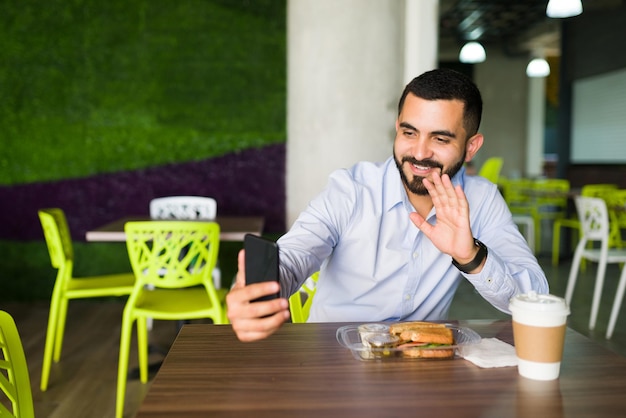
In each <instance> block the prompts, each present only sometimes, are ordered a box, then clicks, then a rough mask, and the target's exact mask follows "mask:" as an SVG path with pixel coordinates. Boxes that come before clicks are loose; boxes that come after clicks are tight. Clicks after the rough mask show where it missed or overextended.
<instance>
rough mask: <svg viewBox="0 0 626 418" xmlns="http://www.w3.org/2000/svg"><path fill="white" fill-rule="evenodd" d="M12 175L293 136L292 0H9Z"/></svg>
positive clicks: (165, 159)
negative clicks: (289, 109)
mask: <svg viewBox="0 0 626 418" xmlns="http://www.w3.org/2000/svg"><path fill="white" fill-rule="evenodd" d="M0 9H1V10H2V13H0V91H2V100H1V101H0V126H2V129H1V130H0V185H13V184H22V183H30V182H40V181H55V180H59V179H67V178H78V177H89V176H92V175H95V174H100V173H108V172H117V171H123V170H137V169H142V168H145V167H151V166H159V165H165V164H170V163H180V162H186V161H197V160H205V159H207V158H211V157H215V156H220V155H224V154H226V153H229V152H233V151H235V152H236V151H239V150H243V149H247V148H252V147H261V146H265V145H268V144H272V143H281V142H283V143H284V142H285V140H286V126H285V125H286V122H285V119H286V33H285V32H286V16H285V15H286V0H248V1H245V0H224V1H210V0H178V1H171V0H107V1H101V0H73V1H70V0H47V1H41V0H39V1H37V0H3V2H2V6H0Z"/></svg>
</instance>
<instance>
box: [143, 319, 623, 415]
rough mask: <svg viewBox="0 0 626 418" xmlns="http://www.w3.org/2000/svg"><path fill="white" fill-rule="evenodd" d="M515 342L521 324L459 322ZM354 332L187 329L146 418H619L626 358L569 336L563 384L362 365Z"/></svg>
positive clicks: (472, 371)
mask: <svg viewBox="0 0 626 418" xmlns="http://www.w3.org/2000/svg"><path fill="white" fill-rule="evenodd" d="M458 324H459V325H461V326H465V327H469V328H471V329H473V330H474V331H476V332H478V333H479V334H480V335H481V336H482V337H483V338H488V337H496V338H499V339H501V340H503V341H506V342H509V343H513V337H512V328H511V322H510V321H506V320H494V321H486V320H475V321H459V322H458ZM341 325H345V324H340V323H319V324H285V325H284V326H283V327H282V328H281V329H280V330H279V331H278V332H277V333H275V334H274V335H272V336H271V337H270V338H268V339H266V340H263V341H259V342H253V343H242V342H240V341H238V340H237V339H236V337H235V335H234V333H233V331H232V328H231V327H230V326H229V325H210V324H195V325H185V326H184V327H183V328H182V330H181V332H180V333H179V335H178V337H177V338H176V340H175V342H174V344H173V345H172V347H171V349H170V352H169V353H168V355H167V357H166V359H165V361H164V363H163V365H162V367H161V369H160V370H159V372H158V373H157V375H156V377H155V379H154V381H153V382H152V384H151V387H150V389H149V391H148V394H147V395H146V398H145V399H144V402H143V404H142V406H141V408H140V410H139V412H138V414H137V415H136V417H138V418H147V417H209V416H210V417H321V418H330V417H403V418H404V417H409V416H419V417H437V418H447V417H450V418H459V417H494V418H495V417H498V418H506V417H529V418H551V417H594V418H596V417H616V416H623V415H624V414H625V413H626V358H624V357H621V356H619V355H618V354H615V353H613V352H611V351H609V350H607V349H605V348H603V347H602V346H600V345H598V344H597V343H595V342H593V341H591V340H590V339H588V338H587V337H585V336H583V335H581V334H579V333H577V332H575V331H573V330H571V329H569V328H568V330H567V334H566V344H565V349H564V358H563V362H562V366H561V376H560V378H559V379H557V380H554V381H549V382H540V381H533V380H528V379H526V378H523V377H521V376H519V374H518V372H517V368H516V367H503V368H491V369H481V368H479V367H477V366H475V365H474V364H472V363H470V362H468V361H466V360H463V359H461V358H455V359H453V360H409V359H401V360H392V361H359V360H357V359H356V358H355V357H354V356H353V355H352V353H351V352H350V350H348V349H346V348H344V347H343V346H341V345H340V344H339V343H338V342H337V340H336V330H337V328H338V327H340V326H341Z"/></svg>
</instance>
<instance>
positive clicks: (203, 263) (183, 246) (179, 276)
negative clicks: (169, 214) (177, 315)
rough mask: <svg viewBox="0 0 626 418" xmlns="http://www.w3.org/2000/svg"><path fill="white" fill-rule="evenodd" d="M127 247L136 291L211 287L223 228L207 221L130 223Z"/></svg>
mask: <svg viewBox="0 0 626 418" xmlns="http://www.w3.org/2000/svg"><path fill="white" fill-rule="evenodd" d="M124 230H125V232H126V245H127V249H128V255H129V258H130V264H131V267H132V268H133V272H134V273H135V277H136V278H137V283H136V285H135V288H136V289H137V288H138V287H143V286H144V285H152V286H154V287H158V288H171V289H175V288H183V287H191V286H197V285H201V284H204V285H207V284H210V286H208V287H210V289H212V290H213V291H215V290H214V287H213V284H212V281H211V274H212V272H213V269H214V268H215V263H216V262H217V255H218V252H219V245H220V227H219V225H218V224H217V223H215V222H207V221H203V222H200V221H142V222H128V223H126V225H125V227H124Z"/></svg>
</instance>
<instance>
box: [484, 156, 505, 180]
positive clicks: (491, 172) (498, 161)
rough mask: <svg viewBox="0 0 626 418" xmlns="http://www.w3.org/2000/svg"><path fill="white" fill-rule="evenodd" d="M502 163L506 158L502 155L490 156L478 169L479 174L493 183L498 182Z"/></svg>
mask: <svg viewBox="0 0 626 418" xmlns="http://www.w3.org/2000/svg"><path fill="white" fill-rule="evenodd" d="M502 164H504V160H503V159H502V158H501V157H491V158H488V159H487V160H486V161H485V162H484V163H483V165H482V166H481V167H480V170H479V171H478V175H479V176H481V177H484V178H486V179H487V180H489V181H491V182H492V183H495V184H497V183H498V180H499V178H500V171H501V170H502Z"/></svg>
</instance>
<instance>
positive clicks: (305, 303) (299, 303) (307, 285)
mask: <svg viewBox="0 0 626 418" xmlns="http://www.w3.org/2000/svg"><path fill="white" fill-rule="evenodd" d="M319 274H320V273H319V271H318V272H315V273H313V275H311V277H309V278H308V279H306V281H305V282H304V284H302V287H300V289H299V290H298V291H297V292H296V293H294V294H293V295H291V296H290V297H289V311H290V312H291V322H293V323H303V322H306V321H307V319H308V318H309V312H310V311H311V304H312V303H313V296H315V292H316V290H317V280H318V278H319Z"/></svg>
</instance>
